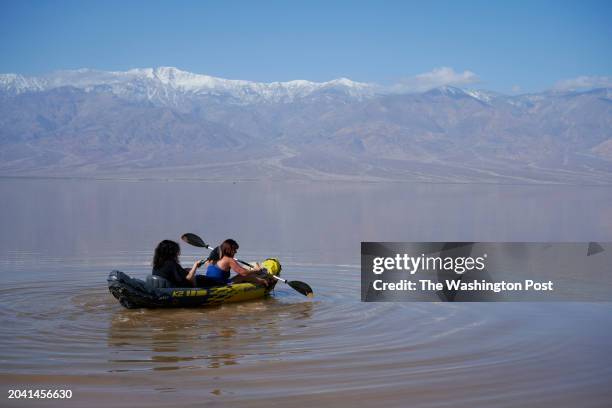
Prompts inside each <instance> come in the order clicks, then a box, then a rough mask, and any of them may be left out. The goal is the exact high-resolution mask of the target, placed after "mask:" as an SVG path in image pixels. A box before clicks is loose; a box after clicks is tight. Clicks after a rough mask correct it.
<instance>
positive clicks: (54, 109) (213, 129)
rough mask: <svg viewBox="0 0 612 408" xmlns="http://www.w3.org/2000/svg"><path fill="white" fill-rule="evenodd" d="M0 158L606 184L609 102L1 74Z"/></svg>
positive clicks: (172, 77) (258, 172)
mask: <svg viewBox="0 0 612 408" xmlns="http://www.w3.org/2000/svg"><path fill="white" fill-rule="evenodd" d="M0 158H1V161H0V175H1V176H57V177H102V178H114V177H121V178H186V179H207V180H208V179H214V180H219V179H228V180H254V179H255V180H262V179H273V180H299V179H316V180H330V179H331V180H345V181H384V180H391V181H423V182H502V183H523V182H527V183H538V182H546V183H549V182H565V183H594V184H609V183H611V182H612V89H608V88H604V89H593V90H588V91H581V92H556V91H546V92H541V93H533V94H524V95H503V94H500V93H495V92H489V91H486V90H469V89H460V88H455V87H450V86H445V87H440V88H434V89H430V90H428V91H426V92H418V93H416V92H415V93H407V92H402V93H399V92H396V91H394V88H393V87H384V86H380V85H376V84H370V83H362V82H354V81H351V80H349V79H346V78H341V79H337V80H333V81H328V82H310V81H303V80H298V81H289V82H272V83H257V82H251V81H243V80H227V79H221V78H215V77H211V76H207V75H199V74H193V73H190V72H185V71H181V70H178V69H176V68H169V67H161V68H156V69H150V68H147V69H133V70H129V71H125V72H105V71H96V70H89V69H80V70H74V71H59V72H56V73H52V74H48V75H42V76H36V77H34V76H29V77H28V76H22V75H18V74H1V75H0Z"/></svg>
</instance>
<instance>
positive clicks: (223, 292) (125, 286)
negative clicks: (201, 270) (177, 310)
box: [107, 258, 281, 309]
mask: <svg viewBox="0 0 612 408" xmlns="http://www.w3.org/2000/svg"><path fill="white" fill-rule="evenodd" d="M262 267H263V268H264V272H265V273H268V274H271V275H275V276H279V275H280V272H281V265H280V263H279V262H278V260H277V259H274V258H269V259H266V260H265V261H264V262H263V263H262ZM107 281H108V290H109V291H110V293H111V294H112V295H113V296H114V297H115V298H117V300H119V303H121V305H123V306H124V307H126V308H128V309H134V308H143V307H144V308H158V307H200V306H212V305H219V304H222V303H232V302H243V301H245V300H253V299H259V298H263V297H265V296H268V295H269V293H270V291H272V289H274V286H275V284H276V280H274V281H273V282H272V283H271V284H270V286H269V287H265V286H263V285H255V284H253V283H237V284H229V285H224V286H212V287H196V288H173V287H168V286H169V282H168V281H167V280H165V279H163V278H160V277H158V276H152V275H151V276H148V277H147V279H146V280H145V281H143V280H141V279H136V278H132V277H130V276H128V275H127V274H125V273H123V272H121V271H112V272H111V273H110V274H109V275H108V279H107Z"/></svg>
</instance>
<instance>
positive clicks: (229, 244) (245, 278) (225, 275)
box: [206, 239, 268, 286]
mask: <svg viewBox="0 0 612 408" xmlns="http://www.w3.org/2000/svg"><path fill="white" fill-rule="evenodd" d="M217 252H218V257H212V258H209V259H208V260H207V263H208V267H207V268H206V279H207V280H208V281H210V282H214V283H216V284H219V285H227V284H229V283H244V282H250V283H255V284H260V285H265V286H268V281H267V280H266V279H263V278H260V277H258V276H257V273H259V272H260V271H261V267H259V265H257V267H256V268H255V269H253V270H250V269H245V268H243V267H242V266H240V264H238V262H237V261H236V260H235V259H234V256H235V255H236V252H238V243H237V242H236V241H234V240H233V239H226V240H225V241H223V243H222V244H221V245H219V247H218V250H217ZM230 270H233V271H234V272H236V273H237V274H238V275H236V276H234V277H233V278H232V279H230Z"/></svg>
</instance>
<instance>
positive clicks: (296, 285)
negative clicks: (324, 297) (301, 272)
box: [287, 281, 314, 298]
mask: <svg viewBox="0 0 612 408" xmlns="http://www.w3.org/2000/svg"><path fill="white" fill-rule="evenodd" d="M287 285H289V286H291V287H292V288H293V289H295V290H296V291H298V292H300V293H301V294H302V295H304V296H308V297H309V298H311V297H313V296H314V293H313V292H312V288H311V287H310V286H308V284H307V283H304V282H300V281H288V282H287Z"/></svg>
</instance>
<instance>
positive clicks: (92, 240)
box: [0, 179, 612, 407]
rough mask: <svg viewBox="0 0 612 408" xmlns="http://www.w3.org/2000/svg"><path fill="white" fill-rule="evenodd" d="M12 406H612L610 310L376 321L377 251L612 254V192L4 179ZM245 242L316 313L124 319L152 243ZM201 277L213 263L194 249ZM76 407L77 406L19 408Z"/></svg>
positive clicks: (280, 300) (2, 301)
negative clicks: (607, 246)
mask: <svg viewBox="0 0 612 408" xmlns="http://www.w3.org/2000/svg"><path fill="white" fill-rule="evenodd" d="M0 197H2V198H1V200H2V211H1V212H0V225H2V228H1V230H0V277H1V278H2V286H0V327H1V328H2V329H1V331H0V384H1V385H2V387H1V388H2V392H3V395H2V396H1V398H2V400H0V401H1V402H0V406H63V407H64V406H65V407H70V406H79V407H80V406H92V407H93V406H105V407H114V406H142V407H154V406H169V405H170V406H174V405H176V406H249V407H253V406H254V407H257V406H275V405H276V406H287V405H291V406H304V405H313V404H317V405H322V406H329V405H333V406H398V407H399V406H401V407H404V406H415V407H448V406H453V407H454V406H473V407H492V406H495V407H498V406H499V407H506V406H507V407H518V406H520V407H524V406H542V407H549V406H567V407H576V406H580V407H607V406H610V405H612V366H611V363H610V357H609V356H610V354H611V351H612V346H611V344H612V337H611V335H612V303H544V304H543V303H538V304H535V303H518V304H517V303H476V304H448V303H444V304H442V303H361V302H360V288H359V286H360V279H359V277H360V271H359V259H360V257H359V249H360V242H361V241H377V240H379V241H460V240H467V241H612V189H610V188H609V187H589V186H567V185H566V186H562V185H546V186H543V185H541V186H510V185H506V186H501V185H451V184H446V185H444V184H438V185H431V184H429V185H428V184H331V183H296V184H283V183H269V184H268V183H240V182H237V183H235V184H234V183H198V182H154V181H143V182H128V181H85V180H26V179H23V180H19V179H0ZM184 232H196V233H198V234H200V235H201V236H202V237H203V238H204V239H205V240H208V241H210V242H211V243H216V242H218V241H220V240H222V239H224V238H227V237H233V238H235V239H237V240H238V242H239V243H240V244H241V248H240V252H239V256H240V257H241V258H246V259H253V260H261V259H263V258H266V257H268V256H276V257H278V258H280V260H281V261H282V263H283V267H284V268H283V276H285V277H286V278H289V279H298V280H303V281H306V282H308V283H309V284H310V285H311V286H312V287H313V289H314V291H315V294H316V296H315V298H314V299H307V298H304V297H302V296H300V295H299V294H297V293H296V292H294V291H292V290H291V289H290V288H288V287H287V286H281V285H278V286H277V289H276V291H275V293H274V295H273V296H272V297H271V298H269V299H263V300H258V301H252V302H246V303H241V304H234V305H223V306H220V307H214V308H202V309H177V310H126V309H123V308H122V307H121V306H120V305H119V304H118V303H117V301H116V300H115V299H114V298H113V297H112V296H111V295H110V294H109V293H108V290H107V287H106V277H107V275H108V272H109V271H110V270H112V269H120V270H122V271H124V272H126V273H129V274H130V275H132V276H136V277H140V278H143V277H144V276H145V275H146V274H147V273H148V272H149V270H150V267H149V264H150V260H151V259H150V258H151V254H152V250H153V248H154V246H155V244H156V243H157V242H158V241H159V240H161V239H165V238H169V239H175V240H178V237H179V236H180V235H181V234H182V233H184ZM182 247H183V254H182V256H181V260H182V262H183V264H184V265H187V264H189V263H190V262H192V261H193V260H194V259H195V258H196V257H199V256H201V255H202V253H201V252H198V250H197V249H196V248H189V247H187V246H186V245H183V246H182ZM10 389H26V390H36V389H70V390H71V391H72V394H73V397H72V398H71V399H70V400H54V401H50V400H45V401H41V400H38V401H37V400H14V399H8V398H7V396H8V392H9V390H10Z"/></svg>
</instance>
